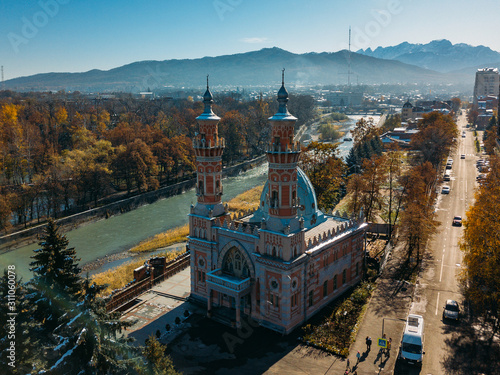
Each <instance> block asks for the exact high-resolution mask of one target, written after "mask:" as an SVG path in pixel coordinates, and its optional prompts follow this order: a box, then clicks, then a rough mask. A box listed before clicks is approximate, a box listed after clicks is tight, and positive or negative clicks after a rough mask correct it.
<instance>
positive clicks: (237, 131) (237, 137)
mask: <svg viewBox="0 0 500 375" xmlns="http://www.w3.org/2000/svg"><path fill="white" fill-rule="evenodd" d="M245 124H246V119H245V118H244V117H243V116H242V115H241V114H240V113H239V112H237V111H229V112H227V113H226V114H225V115H224V116H223V117H222V119H221V120H220V123H219V133H220V136H221V137H222V138H225V139H226V148H225V150H224V153H223V154H222V161H223V162H226V163H232V162H233V161H234V160H237V159H239V158H241V156H243V155H244V154H246V153H247V146H246V143H245V137H246V129H245Z"/></svg>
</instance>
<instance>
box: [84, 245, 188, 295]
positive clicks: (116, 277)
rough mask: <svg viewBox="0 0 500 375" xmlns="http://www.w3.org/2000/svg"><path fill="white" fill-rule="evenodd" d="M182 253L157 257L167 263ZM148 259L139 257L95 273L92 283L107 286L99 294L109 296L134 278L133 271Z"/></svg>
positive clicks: (172, 252)
mask: <svg viewBox="0 0 500 375" xmlns="http://www.w3.org/2000/svg"><path fill="white" fill-rule="evenodd" d="M181 253H183V251H169V252H167V251H166V252H165V253H163V254H158V255H157V256H164V257H166V258H167V261H168V260H170V259H173V258H175V257H177V256H178V255H180V254H181ZM146 259H148V257H141V258H139V259H134V260H131V261H129V262H127V263H124V264H122V265H121V266H118V267H116V268H112V269H110V270H107V271H104V272H101V273H97V274H95V275H94V276H92V281H93V282H95V283H96V284H98V285H106V284H107V285H108V286H107V288H106V289H104V290H103V291H102V293H101V295H103V296H107V295H109V294H111V292H112V291H113V290H115V289H119V288H122V287H124V286H125V285H127V284H128V283H129V282H130V281H132V280H133V278H134V270H135V269H136V268H138V267H140V266H142V265H143V264H144V262H145V261H146Z"/></svg>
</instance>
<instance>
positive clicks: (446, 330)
mask: <svg viewBox="0 0 500 375" xmlns="http://www.w3.org/2000/svg"><path fill="white" fill-rule="evenodd" d="M466 124H467V120H466V119H465V116H460V117H459V119H458V123H457V125H458V128H459V131H460V136H459V142H458V147H457V148H456V150H455V151H454V152H453V153H452V155H450V157H452V158H453V168H452V173H451V181H449V182H444V183H443V184H442V185H448V186H450V188H451V189H450V193H449V194H448V195H445V194H441V189H439V195H438V200H437V202H436V214H437V220H438V221H439V222H441V225H440V226H439V228H438V233H437V234H436V235H435V236H434V238H433V239H432V240H431V241H430V242H429V245H428V253H427V254H428V256H427V257H426V259H425V260H424V262H423V268H422V269H423V271H422V272H421V275H420V276H419V282H418V284H417V287H416V290H415V298H414V302H413V303H412V305H411V307H410V313H413V314H419V315H422V316H423V317H424V322H425V325H424V327H425V331H424V338H425V340H424V350H425V355H424V360H423V365H422V369H421V370H419V369H415V368H409V369H405V370H404V371H396V373H404V374H425V375H428V374H435V375H438V374H445V373H447V371H446V369H445V368H444V367H443V359H444V358H447V357H448V356H449V355H450V353H451V351H450V348H449V347H448V346H447V343H446V342H447V339H450V338H451V335H452V334H453V332H454V327H455V328H456V325H457V324H460V323H455V322H448V321H443V319H442V312H443V307H444V304H445V302H446V300H447V299H454V300H456V301H458V302H459V303H460V306H461V301H462V296H461V293H460V287H459V284H458V276H459V272H460V266H461V260H462V254H461V251H460V249H459V247H458V242H459V240H460V237H461V235H462V231H463V227H457V226H452V225H451V224H452V220H453V217H454V216H456V215H458V216H462V218H464V217H465V212H466V211H467V209H468V207H469V206H470V205H471V204H472V202H473V199H474V190H475V188H476V186H477V183H476V176H477V171H476V161H477V160H478V159H479V154H477V153H476V151H475V147H474V135H473V131H472V130H469V129H466V128H465V126H466ZM464 130H465V133H466V137H465V138H463V137H462V132H463V131H464ZM461 154H465V159H461V158H460V155H461ZM442 185H441V186H442Z"/></svg>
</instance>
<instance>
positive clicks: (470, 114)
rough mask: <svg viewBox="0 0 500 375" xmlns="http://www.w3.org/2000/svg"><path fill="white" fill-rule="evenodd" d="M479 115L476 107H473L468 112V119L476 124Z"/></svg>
mask: <svg viewBox="0 0 500 375" xmlns="http://www.w3.org/2000/svg"><path fill="white" fill-rule="evenodd" d="M478 116H479V112H478V111H477V110H476V109H474V108H471V109H469V111H468V112H467V121H468V122H469V124H475V123H476V120H477V117H478Z"/></svg>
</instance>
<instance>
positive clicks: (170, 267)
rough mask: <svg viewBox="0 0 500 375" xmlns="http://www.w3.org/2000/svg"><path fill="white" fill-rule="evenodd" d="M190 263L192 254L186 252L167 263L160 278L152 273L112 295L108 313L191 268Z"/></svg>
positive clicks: (107, 304) (107, 309)
mask: <svg viewBox="0 0 500 375" xmlns="http://www.w3.org/2000/svg"><path fill="white" fill-rule="evenodd" d="M189 262H190V253H189V252H186V253H184V254H182V255H180V256H179V257H177V258H176V259H174V260H173V261H170V262H169V263H167V265H166V267H165V269H164V270H163V272H162V273H161V274H160V275H159V276H157V277H154V276H153V273H151V276H150V277H148V278H146V279H144V280H140V281H136V282H134V283H133V284H132V285H130V286H127V287H125V288H123V289H121V290H119V291H116V292H114V293H112V294H111V297H110V299H109V300H108V301H107V303H106V311H108V312H110V311H116V310H118V309H120V308H122V307H124V306H125V305H127V304H128V303H129V302H131V301H133V300H134V299H135V298H136V297H137V296H139V295H141V294H143V293H144V292H146V291H148V290H149V289H151V288H152V287H153V286H154V285H156V284H158V283H160V282H162V281H164V280H166V279H168V278H169V277H171V276H173V275H175V274H176V273H178V272H180V271H182V270H183V269H185V268H187V267H188V266H189Z"/></svg>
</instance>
